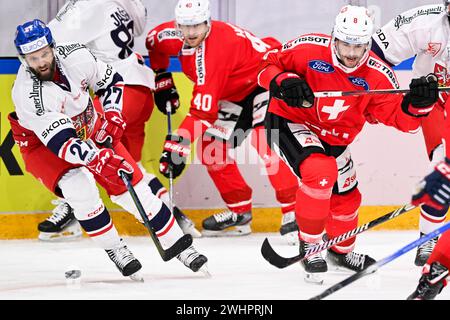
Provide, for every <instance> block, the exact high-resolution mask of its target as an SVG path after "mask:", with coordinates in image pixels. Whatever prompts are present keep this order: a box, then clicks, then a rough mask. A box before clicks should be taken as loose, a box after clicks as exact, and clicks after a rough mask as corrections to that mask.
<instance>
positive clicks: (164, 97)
mask: <svg viewBox="0 0 450 320" xmlns="http://www.w3.org/2000/svg"><path fill="white" fill-rule="evenodd" d="M154 97H155V104H156V106H157V107H158V110H159V111H161V112H162V113H164V114H167V110H166V108H167V103H170V112H171V113H172V114H173V113H175V112H176V111H177V109H178V107H179V106H180V96H179V95H178V91H177V88H176V87H175V83H174V82H173V78H172V73H171V72H161V73H158V74H157V75H156V77H155V93H154Z"/></svg>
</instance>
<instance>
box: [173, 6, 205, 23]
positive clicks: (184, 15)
mask: <svg viewBox="0 0 450 320" xmlns="http://www.w3.org/2000/svg"><path fill="white" fill-rule="evenodd" d="M175 21H176V23H177V24H178V25H186V26H189V25H196V24H200V23H202V22H206V23H207V24H208V25H209V24H210V22H211V10H210V5H209V0H179V1H178V3H177V5H176V7H175Z"/></svg>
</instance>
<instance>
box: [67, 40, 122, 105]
mask: <svg viewBox="0 0 450 320" xmlns="http://www.w3.org/2000/svg"><path fill="white" fill-rule="evenodd" d="M80 46H82V47H83V48H82V49H81V50H77V51H76V52H75V51H74V52H73V54H74V56H73V57H71V59H72V60H74V61H77V63H75V64H73V65H72V68H73V69H72V70H71V71H72V72H79V73H81V74H83V76H84V77H85V78H86V79H87V82H88V86H89V87H90V88H91V89H92V90H93V91H94V93H95V94H96V95H97V96H98V97H99V99H100V102H101V105H102V106H103V110H104V111H105V112H106V111H111V110H114V111H117V112H119V113H122V105H123V79H122V76H121V75H120V74H119V73H117V72H116V71H115V70H114V68H113V67H112V66H111V65H110V64H106V63H104V62H103V61H101V60H99V59H97V58H96V57H95V56H94V55H93V54H92V53H91V52H90V51H89V49H87V48H86V47H85V46H83V45H81V44H80Z"/></svg>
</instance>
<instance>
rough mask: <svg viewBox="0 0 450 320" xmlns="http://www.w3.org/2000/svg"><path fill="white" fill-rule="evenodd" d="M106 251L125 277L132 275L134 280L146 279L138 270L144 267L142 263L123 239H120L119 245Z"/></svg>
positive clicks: (141, 280)
mask: <svg viewBox="0 0 450 320" xmlns="http://www.w3.org/2000/svg"><path fill="white" fill-rule="evenodd" d="M105 251H106V253H107V254H108V256H109V258H110V259H111V260H112V262H114V264H115V265H116V267H117V269H119V271H120V273H122V275H123V276H124V277H130V279H131V280H134V281H139V282H143V281H144V278H143V277H142V275H141V274H140V272H138V271H139V270H140V269H141V268H142V265H141V263H140V262H139V260H138V259H136V258H135V257H134V255H133V253H132V252H131V251H130V250H129V249H128V248H127V245H126V243H125V241H123V239H120V243H119V244H118V245H117V246H115V247H114V248H111V249H106V250H105Z"/></svg>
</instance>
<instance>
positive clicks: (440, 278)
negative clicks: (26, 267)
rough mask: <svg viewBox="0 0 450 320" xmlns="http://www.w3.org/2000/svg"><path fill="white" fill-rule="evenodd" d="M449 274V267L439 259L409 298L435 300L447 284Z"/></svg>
mask: <svg viewBox="0 0 450 320" xmlns="http://www.w3.org/2000/svg"><path fill="white" fill-rule="evenodd" d="M447 276H448V269H447V268H446V267H445V266H443V265H442V264H440V263H439V262H437V261H435V262H433V263H432V264H431V265H430V266H429V270H428V271H427V272H426V273H424V274H422V277H420V280H419V285H418V286H417V288H416V291H414V292H413V293H412V294H411V295H410V296H409V297H408V298H407V300H433V299H434V298H435V297H436V296H437V295H438V294H439V293H440V292H441V291H442V289H443V288H444V287H445V286H446V285H447V280H446V278H447Z"/></svg>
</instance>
